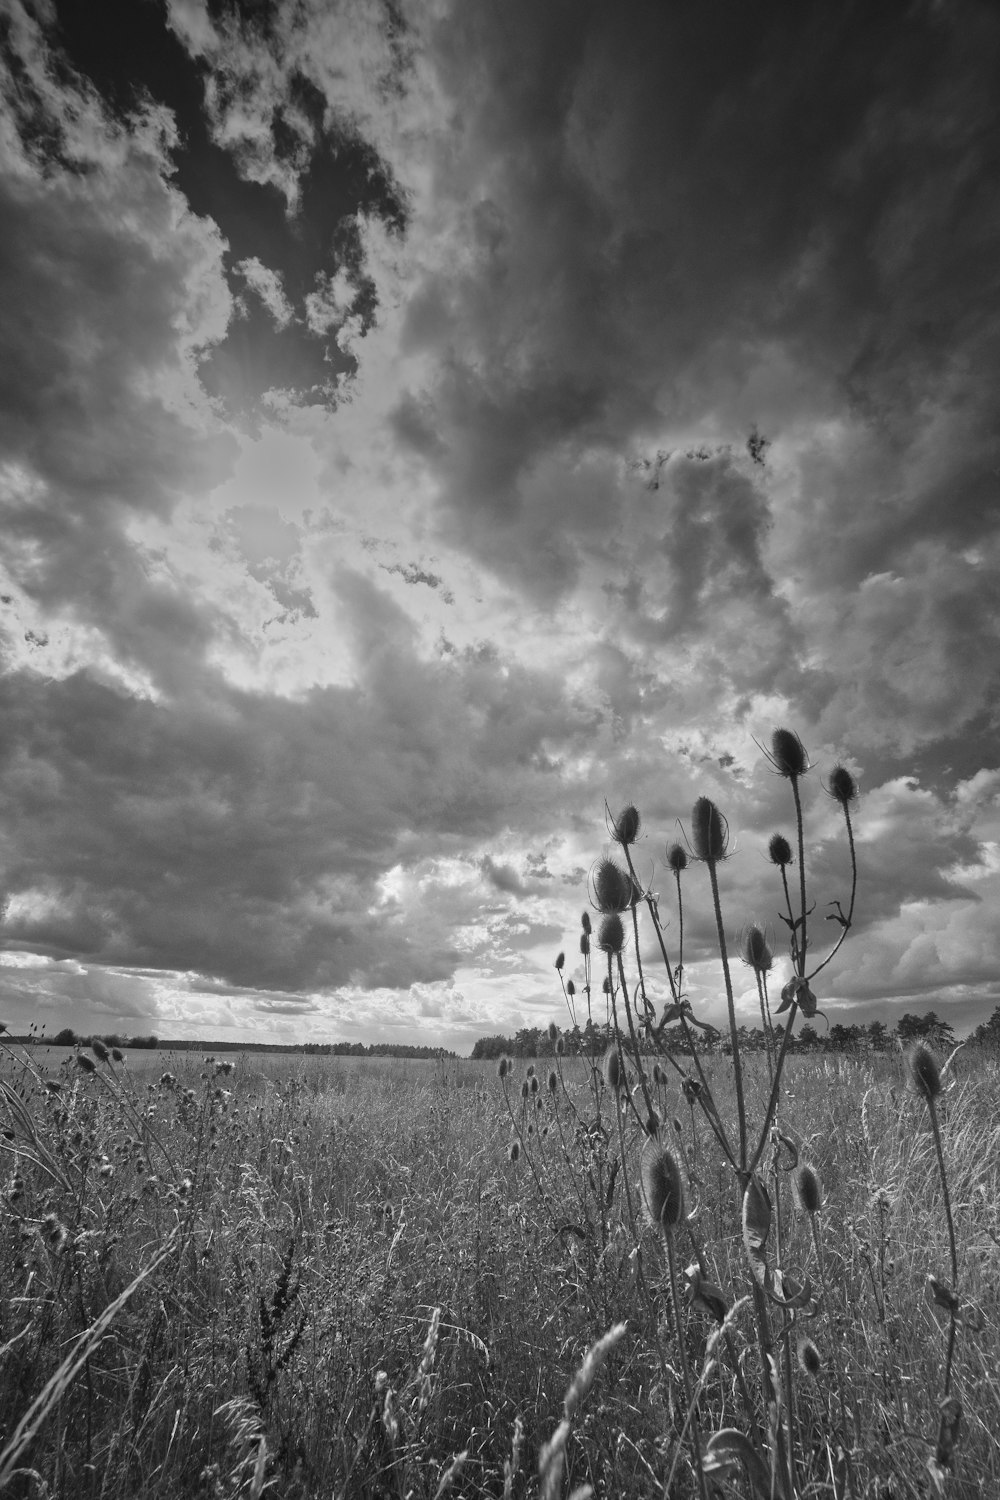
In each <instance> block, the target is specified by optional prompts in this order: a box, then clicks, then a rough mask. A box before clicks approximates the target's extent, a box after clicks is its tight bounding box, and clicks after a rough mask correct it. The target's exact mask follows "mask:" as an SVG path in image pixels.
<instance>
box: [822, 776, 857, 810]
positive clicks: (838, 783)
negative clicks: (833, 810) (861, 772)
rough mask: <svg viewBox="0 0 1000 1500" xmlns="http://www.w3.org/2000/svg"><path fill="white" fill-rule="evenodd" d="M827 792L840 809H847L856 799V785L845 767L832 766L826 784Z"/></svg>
mask: <svg viewBox="0 0 1000 1500" xmlns="http://www.w3.org/2000/svg"><path fill="white" fill-rule="evenodd" d="M827 790H828V791H829V793H830V796H831V797H833V798H834V800H835V801H837V802H839V803H840V805H841V807H847V806H849V804H850V803H852V802H856V801H857V799H858V783H857V782H856V781H855V779H854V777H853V776H852V775H851V773H850V771H849V770H848V769H847V767H846V766H834V768H833V770H832V771H831V772H830V778H829V780H828V782H827Z"/></svg>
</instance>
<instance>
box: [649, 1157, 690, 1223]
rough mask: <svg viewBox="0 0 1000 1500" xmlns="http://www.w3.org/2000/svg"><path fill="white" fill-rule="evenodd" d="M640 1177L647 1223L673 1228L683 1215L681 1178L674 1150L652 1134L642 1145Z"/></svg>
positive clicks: (682, 1182)
mask: <svg viewBox="0 0 1000 1500" xmlns="http://www.w3.org/2000/svg"><path fill="white" fill-rule="evenodd" d="M640 1176H641V1180H642V1197H643V1202H644V1204H645V1208H646V1213H647V1214H648V1215H649V1221H650V1223H651V1224H653V1225H654V1226H655V1227H656V1228H657V1229H663V1230H666V1231H667V1232H668V1233H669V1232H670V1231H671V1230H673V1229H676V1228H677V1226H678V1224H679V1223H680V1222H681V1220H682V1219H683V1217H684V1178H683V1177H682V1176H681V1169H680V1166H679V1165H678V1162H677V1158H676V1156H675V1155H674V1153H673V1152H672V1151H671V1150H670V1149H669V1147H667V1146H664V1145H663V1143H662V1141H659V1140H657V1139H656V1138H655V1137H651V1138H650V1139H649V1140H647V1142H646V1144H645V1146H643V1148H642V1161H641V1166H640Z"/></svg>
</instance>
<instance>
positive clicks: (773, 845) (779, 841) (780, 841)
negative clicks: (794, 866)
mask: <svg viewBox="0 0 1000 1500" xmlns="http://www.w3.org/2000/svg"><path fill="white" fill-rule="evenodd" d="M767 853H768V858H769V859H770V861H771V863H772V865H777V866H778V868H779V869H782V870H783V869H784V868H785V866H786V865H790V864H791V862H792V846H791V844H790V843H789V842H788V840H787V839H786V838H785V835H784V834H783V833H772V835H771V842H770V843H769V844H768V846H767Z"/></svg>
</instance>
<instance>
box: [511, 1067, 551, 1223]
mask: <svg viewBox="0 0 1000 1500" xmlns="http://www.w3.org/2000/svg"><path fill="white" fill-rule="evenodd" d="M500 1088H501V1090H502V1092H503V1102H504V1103H505V1104H506V1106H507V1113H508V1114H509V1115H510V1123H511V1124H512V1125H513V1127H514V1130H515V1133H516V1135H517V1139H518V1143H519V1144H520V1147H521V1150H522V1151H523V1152H524V1159H525V1161H526V1162H527V1163H528V1166H529V1167H530V1168H531V1175H532V1177H533V1178H534V1179H535V1186H536V1188H537V1189H538V1196H539V1198H541V1200H542V1202H543V1203H544V1202H545V1190H544V1188H543V1187H542V1183H541V1179H540V1177H539V1176H538V1173H537V1171H536V1170H535V1163H534V1162H533V1161H532V1159H531V1152H530V1151H529V1150H528V1142H527V1132H526V1131H525V1130H523V1129H522V1127H521V1126H520V1125H519V1124H518V1123H517V1120H516V1118H515V1116H514V1111H513V1110H512V1109H511V1107H510V1095H509V1094H508V1093H507V1079H506V1078H501V1080H500ZM522 1113H523V1111H522Z"/></svg>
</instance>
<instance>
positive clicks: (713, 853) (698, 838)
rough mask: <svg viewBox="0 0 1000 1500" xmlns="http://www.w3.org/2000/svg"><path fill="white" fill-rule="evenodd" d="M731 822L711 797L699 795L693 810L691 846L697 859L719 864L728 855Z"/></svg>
mask: <svg viewBox="0 0 1000 1500" xmlns="http://www.w3.org/2000/svg"><path fill="white" fill-rule="evenodd" d="M728 843H729V824H728V823H727V822H726V820H725V818H724V817H723V816H722V814H721V813H720V811H719V809H718V808H717V807H716V805H715V803H714V802H713V801H712V800H711V798H709V797H699V798H698V800H697V802H696V803H695V805H694V807H693V808H692V810H691V848H692V849H693V850H694V857H695V859H701V860H704V861H705V863H706V864H710V865H714V864H718V862H719V861H720V860H723V859H725V857H726V847H727V845H728Z"/></svg>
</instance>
